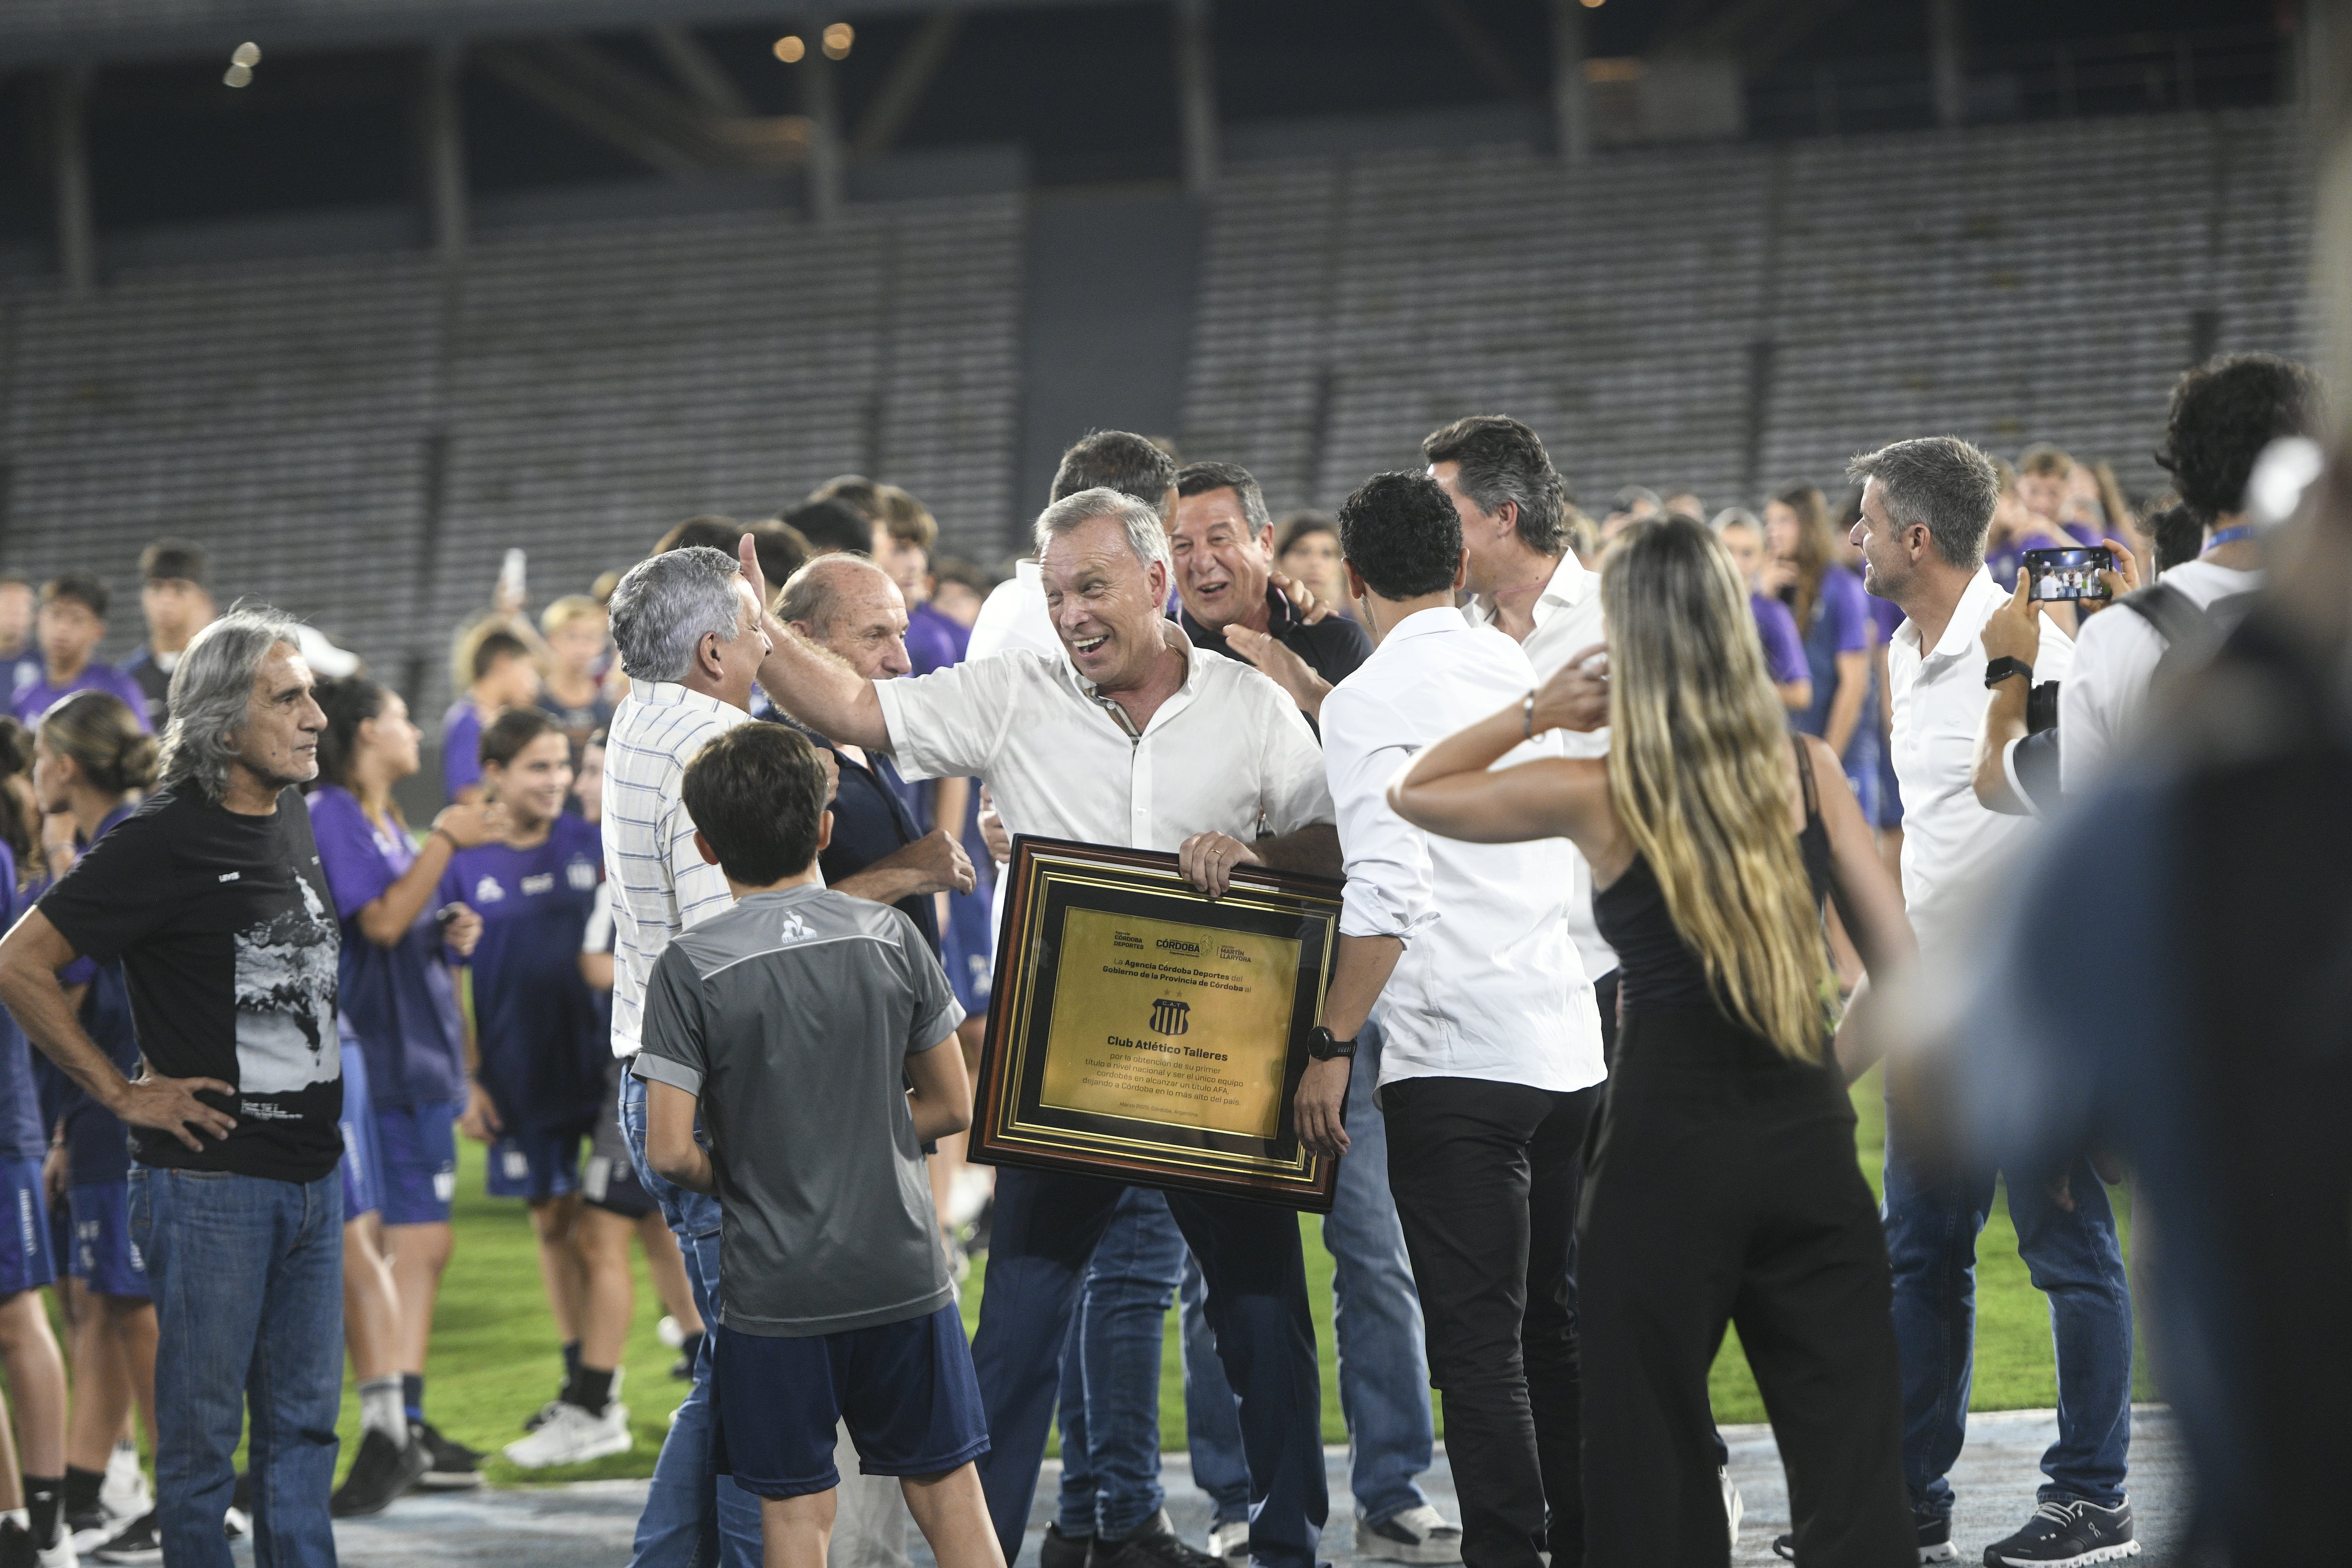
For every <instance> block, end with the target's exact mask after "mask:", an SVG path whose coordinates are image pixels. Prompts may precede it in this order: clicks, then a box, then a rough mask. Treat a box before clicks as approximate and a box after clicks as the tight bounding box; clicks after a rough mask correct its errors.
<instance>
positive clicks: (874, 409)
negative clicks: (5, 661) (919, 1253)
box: [0, 110, 2310, 713]
mask: <svg viewBox="0 0 2352 1568" xmlns="http://www.w3.org/2000/svg"><path fill="white" fill-rule="evenodd" d="M2291 114H2292V111H2288V110H2219V111H2210V112H2204V113H2196V114H2168V115H2147V116H2139V117H2132V118H2116V119H2110V120H2090V121H2071V122H2061V123H2046V122H2045V123H2041V124H2033V125H2023V126H2009V127H1985V128H1977V129H1969V130H1965V131H1958V132H1923V133H1894V134H1885V135H1878V136H1871V137H1855V138H1843V139H1840V138H1826V139H1821V140H1815V141H1807V142H1786V143H1778V144H1768V143H1744V144H1741V143H1735V144H1727V145H1719V146H1699V147H1692V148H1686V149H1680V150H1667V149H1659V150H1646V151H1628V152H1622V153H1612V154H1611V155H1609V156H1606V157H1603V158H1601V159H1598V160H1596V161H1594V162H1593V163H1591V164H1590V165H1588V166H1587V167H1586V168H1584V169H1581V170H1577V171H1564V170H1563V169H1562V167H1561V165H1560V164H1559V163H1557V162H1555V161H1554V160H1552V159H1550V158H1549V157H1547V156H1545V155H1543V154H1542V153H1539V152H1538V151H1535V150H1533V149H1531V148H1529V147H1527V146H1524V145H1511V144H1500V145H1492V144H1490V145H1486V146H1478V147H1468V148H1459V147H1457V148H1454V149H1451V150H1428V149H1423V150H1420V151H1410V150H1406V151H1398V150H1388V151H1379V152H1366V153H1358V154H1356V155H1353V156H1342V155H1338V154H1327V155H1320V156H1297V155H1293V156H1288V157H1276V158H1269V159H1266V160H1265V161H1257V162H1244V163H1235V164H1234V165H1232V166H1231V167H1229V169H1228V170H1227V172H1226V174H1225V176H1224V178H1223V181H1222V183H1221V184H1220V186H1219V188H1218V191H1217V193H1216V194H1215V195H1213V197H1212V198H1211V200H1210V202H1209V204H1208V205H1207V209H1206V216H1205V221H1206V223H1207V226H1208V233H1207V244H1206V248H1205V256H1204V259H1203V263H1202V280H1201V284H1200V294H1199V299H1198V302H1197V307H1196V311H1195V318H1194V319H1195V323H1196V325H1195V330H1194V335H1193V342H1192V351H1191V353H1190V355H1189V366H1190V368H1189V371H1183V372H1180V371H1176V370H1173V369H1172V368H1171V374H1180V375H1181V376H1182V378H1183V383H1182V384H1183V386H1184V395H1183V403H1182V406H1183V409H1184V416H1183V419H1182V421H1181V430H1180V431H1179V432H1178V433H1177V434H1178V436H1179V439H1180V444H1181V447H1182V448H1183V450H1184V451H1185V452H1186V453H1187V454H1188V455H1192V456H1199V455H1206V454H1214V455H1216V456H1219V457H1223V458H1232V459H1234V460H1237V461H1240V462H1243V463H1245V464H1247V465H1249V466H1250V467H1251V468H1253V469H1255V471H1256V472H1257V473H1258V474H1259V475H1260V477H1261V479H1263V480H1264V482H1265V487H1266V490H1267V494H1268V497H1269V499H1270V500H1272V501H1273V502H1274V503H1275V504H1276V506H1277V507H1278V508H1286V507H1290V506H1297V505H1307V504H1320V505H1324V506H1328V505H1330V504H1332V503H1333V502H1336V501H1337V500H1339V497H1340V496H1342V495H1344V494H1345V493H1346V491H1347V489H1349V486H1350V484H1351V483H1353V482H1354V481H1356V480H1358V479H1360V478H1361V477H1362V476H1363V475H1364V474H1365V473H1367V472H1369V471H1370V470H1372V469H1375V468H1392V467H1397V466H1402V465H1408V464H1414V463H1417V462H1418V460H1419V458H1418V441H1419V439H1420V437H1421V436H1422V435H1423V433H1424V432H1426V431H1427V430H1429V429H1431V428H1432V427H1433V426H1436V425H1437V424H1439V423H1442V422H1444V420H1446V419H1449V418H1452V417H1454V416H1456V415H1458V414H1461V413H1464V412H1466V411H1470V410H1473V409H1484V408H1500V409H1504V410H1507V411H1509V412H1511V413H1514V414H1517V415H1518V416H1521V417H1523V418H1525V419H1527V420H1528V421H1529V422H1530V423H1532V424H1534V425H1535V426H1537V427H1538V429H1541V430H1542V431H1544V432H1545V434H1546V435H1547V437H1549V439H1550V441H1551V442H1552V445H1553V447H1554V449H1555V452H1556V454H1557V456H1558V458H1559V462H1560V464H1561V467H1562V469H1563V471H1564V472H1566V473H1567V474H1568V476H1569V478H1570V482H1571V483H1572V484H1574V485H1575V486H1576V487H1577V489H1578V490H1579V492H1580V494H1582V495H1584V496H1586V497H1587V498H1596V497H1599V496H1602V495H1606V494H1607V493H1609V492H1610V491H1611V490H1612V489H1615V488H1616V487H1617V486H1619V485H1622V484H1625V483H1628V482H1643V483H1651V484H1685V483H1686V484H1691V485H1695V486H1696V487H1698V489H1700V490H1701V492H1702V493H1703V494H1705V495H1707V496H1709V497H1719V498H1721V499H1723V500H1732V499H1734V498H1738V499H1746V500H1752V499H1753V491H1754V490H1755V489H1756V488H1757V487H1758V486H1759V485H1761V484H1765V483H1769V482H1772V481H1775V480H1777V479H1782V478H1794V477H1811V478H1814V479H1822V480H1832V479H1835V478H1836V477H1837V476H1838V475H1839V473H1840V472H1841V470H1842V468H1843V461H1844V458H1846V457H1847V456H1848V455H1849V454H1850V453H1852V452H1853V451H1854V450H1857V449H1859V448H1862V447H1867V446H1869V445H1871V444H1873V443H1874V442H1875V441H1878V440H1880V439H1882V438H1884V437H1885V435H1886V433H1887V432H1888V431H1889V430H1894V429H1916V428H1919V427H1922V426H1925V425H1934V426H1939V427H1947V428H1952V429H1954V430H1956V431H1957V433H1959V434H1963V435H1967V436H1969V437H1975V438H1977V439H1979V440H1982V441H1985V442H1987V443H1988V444H1990V446H1992V447H1995V448H1997V449H2002V450H2013V449H2014V448H2015V447H2019V446H2021V445H2022V444H2023V443H2024V442H2026V441H2028V440H2032V439H2043V438H2046V439H2053V440H2056V441H2059V442H2061V443H2063V444H2066V445H2068V446H2069V447H2072V448H2073V449H2074V450H2076V451H2078V452H2082V453H2084V454H2088V455H2096V456H2101V457H2106V458H2111V459H2113V460H2115V461H2116V463H2117V464H2118V466H2119V468H2120V469H2121V470H2122V477H2123V479H2124V482H2125V483H2126V486H2127V487H2128V488H2130V489H2135V490H2147V489H2154V488H2155V487H2156V485H2157V483H2158V478H2159V476H2158V472H2157V470H2156V469H2155V468H2154V466H2153V464H2152V463H2151V461H2150V460H2149V458H2148V457H2147V447H2148V444H2149V443H2148V439H2147V429H2148V427H2149V419H2150V410H2152V409H2155V408H2157V407H2159V406H2160V405H2161V399H2162V397H2163V395H2164V391H2165V388H2166V387H2167V385H2168V383H2169V380H2170V378H2171V377H2172V375H2174V374H2176V373H2177V372H2178V371H2179V369H2180V368H2181V367H2182V366H2184V365H2186V364H2188V363H2190V362H2191V361H2192V359H2194V358H2196V357H2199V356H2200V355H2202V354H2203V353H2210V352H2212V351H2214V350H2218V349H2231V348H2265V349H2273V350H2277V351H2280V352H2284V353H2296V354H2303V353H2308V352H2309V351H2310V344H2309V342H2308V329H2307V328H2306V326H2305V324H2304V322H2303V321H2302V314H2301V310H2300V296H2301V291H2302V287H2303V281H2304V271H2305V261H2304V257H2305V247H2306V242H2307V231H2308V228H2309V225H2310V215H2309V212H2308V210H2307V202H2306V200H2305V196H2304V195H2303V194H2302V193H2303V189H2304V186H2303V183H2302V182H2301V181H2300V180H2299V179H2298V177H2297V174H2296V170H2295V159H2296V156H2297V154H2296V152H2295V140H2294V124H2293V121H2292V117H2291ZM1027 222H1028V210H1027V206H1026V204H1025V202H1024V198H1023V197H1022V196H1021V195H1018V194H1016V193H1011V192H1001V193H998V194H993V195H974V196H963V197H942V198H932V199H923V200H904V201H892V202H852V203H851V204H849V205H847V206H846V207H845V209H844V210H843V212H842V214H841V216H839V217H838V218H837V219H836V220H835V225H834V226H833V227H831V228H830V229H828V230H824V231H822V232H821V231H819V230H818V229H816V228H814V227H813V226H811V225H810V224H809V223H807V222H806V221H805V220H804V219H803V218H802V217H801V216H797V215H796V214H793V213H789V212H779V211H777V210H774V209H772V208H770V209H766V210H760V211H737V212H710V213H701V214H688V215H681V216H670V217H666V218H658V219H656V218H651V217H635V218H628V219H618V218H611V217H607V218H604V219H603V220H599V221H573V222H566V223H561V224H557V223H540V224H536V225H525V226H500V227H499V228H498V229H496V230H495V231H491V232H485V233H483V234H481V235H478V237H477V239H476V242H475V244H474V246H473V247H472V249H471V251H470V253H469V255H468V257H467V260H466V262H465V264H464V266H463V268H461V269H458V270H457V271H454V272H451V273H448V274H444V273H443V272H442V271H440V270H439V269H437V268H436V265H435V264H434V263H433V262H432V261H431V260H430V259H429V258H426V257H425V256H424V255H423V254H420V253H416V252H405V253H400V254H397V255H393V256H385V257H379V258H352V257H334V258H313V259H309V260H299V261H296V260H286V261H272V262H268V263H262V262H247V263H244V264H233V263H217V264H207V265H205V266H201V267H193V266H182V267H176V268H173V267H161V266H131V267H126V268H122V269H121V270H120V271H119V272H117V273H116V274H115V275H114V276H112V277H111V278H110V279H109V280H108V282H107V284H106V286H105V287H103V288H102V289H99V290H98V291H96V292H95V293H94V294H92V295H90V296H89V297H87V298H84V299H80V300H74V299H69V298H68V297H66V296H64V295H62V294H60V293H58V291H57V290H56V289H55V288H54V286H53V285H52V284H51V283H49V282H48V281H47V280H43V279H27V280H24V281H20V282H14V283H11V284H9V285H8V286H7V292H6V293H5V294H0V300H5V313H0V356H5V382H0V399H5V405H0V430H5V449H0V462H5V467H6V475H7V489H6V492H5V539H0V554H5V559H6V561H7V563H8V564H9V565H10V566H12V567H15V568H16V569H19V570H23V571H26V572H28V573H31V574H35V575H39V574H46V573H48V572H52V571H55V570H58V569H61V568H63V567H64V566H66V565H68V564H74V565H88V564H90V563H109V564H108V569H109V570H110V572H111V573H112V574H114V576H115V581H116V583H117V584H118V586H122V587H127V586H128V577H129V574H130V565H131V562H132V561H133V560H134V559H135V558H136V555H137V552H138V549H139V547H140V545H141V544H142V543H143V542H146V541H147V540H148V539H150V538H152V537H154V536H156V535H158V534H162V533H165V532H174V533H186V534H190V535H192V536H194V537H196V538H199V539H202V540H205V542H208V543H211V544H212V545H213V546H214V547H215V553H216V557H217V567H216V571H217V575H218V578H219V580H220V582H221V583H222V584H224V586H225V587H226V588H229V589H230V590H231V591H241V592H248V593H254V594H258V595H266V596H268V597H270V598H273V599H275V600H278V602H280V603H284V604H287V605H294V606H297V607H299V608H300V609H302V610H303V611H304V612H306V613H307V614H309V615H310V616H312V617H313V618H314V619H315V620H316V622H317V623H318V624H319V625H320V626H321V627H322V628H324V629H327V630H329V631H330V632H331V633H332V634H333V635H335V636H337V637H340V638H341V639H343V640H345V641H346V642H348V643H349V644H350V645H351V646H352V647H356V648H358V649H359V650H360V651H361V652H362V653H364V654H365V655H367V657H368V658H369V659H370V661H371V663H372V664H373V666H374V667H375V668H377V669H379V670H380V671H382V672H383V673H385V674H386V675H388V676H390V677H391V678H393V679H395V680H397V681H400V682H401V683H402V684H404V686H406V687H407V688H408V689H409V690H410V691H411V692H412V693H414V694H415V696H416V697H417V698H418V699H419V700H420V701H419V710H420V711H423V712H426V713H432V712H437V711H438V710H439V707H440V705H441V704H442V703H444V702H446V679H447V677H446V668H445V666H446V658H445V657H444V656H445V653H446V646H447V638H448V636H449V633H450V629H451V628H452V627H453V626H455V625H456V624H457V622H458V621H459V620H460V619H461V618H463V617H464V616H466V615H467V614H468V613H469V612H471V611H473V610H475V609H477V608H478V607H479V606H480V605H482V604H483V603H484V602H485V601H486V600H487V597H488V591H489V584H490V583H491V581H492V579H493V577H494V575H495V574H496V571H497V566H498V562H499V555H500V553H501V552H503V551H504V550H505V549H507V548H508V547H509V546H511V545H520V546H521V547H523V548H525V549H527V550H528V551H530V558H531V585H532V590H533V595H534V597H536V598H537V599H539V600H541V602H544V600H545V599H546V598H547V597H548V596H549V595H552V594H554V593H558V592H564V591H570V590H573V589H576V588H579V587H581V586H584V585H585V584H586V583H587V582H588V581H589V580H590V579H591V578H593V576H594V574H596V573H597V572H599V571H602V570H604V569H605V568H607V567H611V566H614V565H620V564H625V563H627V562H629V561H630V560H633V559H634V558H635V555H636V554H637V552H640V551H641V550H642V549H643V548H644V546H645V544H646V542H647V540H648V539H649V538H650V537H651V536H652V535H653V534H654V533H655V532H656V531H658V530H659V529H660V528H661V527H662V526H664V525H665V524H666V523H667V522H668V521H675V520H677V518H680V517H683V516H686V515H688V514H690V513H693V512H697V511H723V512H727V513H730V514H731V515H735V516H739V517H743V518H746V519H751V518H758V517H764V516H767V515H770V514H771V513H772V512H773V511H774V510H776V509H777V507H778V506H779V505H780V504H782V503H783V502H785V501H787V500H791V499H794V498H796V497H797V496H798V495H799V494H801V493H803V491H805V490H806V489H808V488H809V486H811V485H813V484H814V483H816V482H818V481H820V480H822V479H824V478H826V477H828V476H829V475H831V474H834V473H836V472H840V471H844V470H849V469H856V470H860V471H866V472H872V473H877V474H885V475H887V476H888V477H890V478H891V479H896V480H898V482H900V483H903V484H905V485H907V486H908V488H910V489H913V490H915V491H916V493H918V494H919V495H921V496H922V497H923V498H924V499H925V500H927V501H928V502H929V504H930V505H931V507H932V508H933V510H935V512H936V513H937V514H938V515H939V517H940V520H941V522H942V524H943V526H944V527H945V529H946V530H947V533H948V538H949V540H950V544H951V545H952V546H953V547H955V548H957V549H960V550H961V551H963V552H968V553H973V554H980V555H986V556H991V557H994V556H997V555H1000V554H1002V553H1003V552H1004V551H1005V550H1006V548H1007V547H1008V546H1012V545H1013V544H1015V543H1016V542H1017V539H1018V533H1019V525H1020V523H1021V522H1022V521H1024V519H1023V518H1022V516H1021V515H1020V514H1021V513H1022V512H1023V511H1024V509H1025V507H1026V505H1027V504H1028V502H1029V499H1030V498H1027V497H1025V496H1022V495H1016V494H1015V493H1014V490H1015V483H1014V479H1013V475H1014V462H1015V458H1014V453H1015V451H1016V448H1017V447H1018V446H1019V442H1020V437H1021V432H1020V430H1019V428H1018V426H1019V424H1020V414H1019V407H1020V403H1021V397H1020V385H1021V379H1022V369H1021V347H1020V342H1021V334H1022V326H1021V314H1022V310H1023V304H1022V299H1023V289H1022V270H1023V263H1022V248H1023V237H1024V226H1025V225H1026V224H1027ZM2224 301H2226V302H2227V304H2226V309H2224V308H2223V302H2224ZM1145 368H1146V371H1147V372H1148V371H1149V370H1150V367H1145ZM1074 434H1075V432H1074ZM322 538H324V539H331V540H334V541H336V542H338V543H339V544H340V545H341V546H342V547H341V548H339V549H335V550H331V551H321V550H319V549H316V548H314V547H309V546H315V543H316V542H318V541H319V540H320V539H322ZM137 629H138V628H137V624H136V616H135V612H131V611H130V610H129V608H128V607H127V606H126V609H125V612H124V613H123V614H122V615H121V616H118V617H117V622H116V625H115V627H114V631H115V633H116V636H115V638H114V647H116V648H118V649H120V648H121V647H127V646H128V645H129V643H130V641H131V639H132V638H133V637H135V635H136V632H137Z"/></svg>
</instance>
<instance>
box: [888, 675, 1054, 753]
mask: <svg viewBox="0 0 2352 1568" xmlns="http://www.w3.org/2000/svg"><path fill="white" fill-rule="evenodd" d="M1034 658H1037V655H1035V654H1034V653H1031V652H1029V651H1028V650H1027V649H1025V648H1008V649H1006V650H1005V651H1003V652H1002V653H993V654H991V655H989V656H988V657H987V658H971V659H966V660H965V661H964V662H963V663H961V664H957V665H950V666H949V667H948V668H945V669H935V670H933V671H932V672H931V673H930V674H929V675H919V676H915V677H912V678H911V679H899V680H883V681H877V682H876V683H875V686H874V695H875V697H876V698H877V700H879V701H880V702H881V704H882V722H883V724H884V725H885V726H887V728H888V730H889V731H890V756H891V760H892V761H893V762H895V763H897V764H898V773H899V776H900V777H902V778H907V779H946V778H974V777H985V776H987V773H988V766H989V763H991V762H992V761H993V760H994V759H995V756H996V750H997V747H998V746H999V744H1001V743H1002V742H1003V739H1004V731H1005V730H1006V728H1007V727H1008V726H1009V725H1010V724H1011V722H1012V720H1013V698H1014V694H1015V693H1016V691H1017V690H1018V689H1019V686H1020V678H1021V671H1020V669H1019V668H1017V666H1016V664H1015V662H1014V661H1016V660H1019V659H1034Z"/></svg>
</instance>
